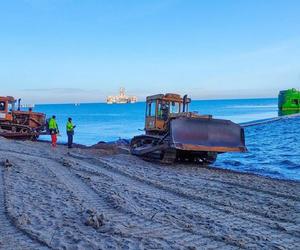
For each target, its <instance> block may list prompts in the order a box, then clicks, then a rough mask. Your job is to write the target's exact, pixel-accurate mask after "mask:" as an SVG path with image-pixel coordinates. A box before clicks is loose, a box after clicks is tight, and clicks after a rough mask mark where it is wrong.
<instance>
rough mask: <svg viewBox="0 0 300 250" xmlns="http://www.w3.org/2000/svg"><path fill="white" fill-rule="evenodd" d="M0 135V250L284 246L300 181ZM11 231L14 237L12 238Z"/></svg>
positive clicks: (294, 233)
mask: <svg viewBox="0 0 300 250" xmlns="http://www.w3.org/2000/svg"><path fill="white" fill-rule="evenodd" d="M101 146H102V148H95V147H94V148H74V149H72V150H68V149H67V148H66V147H65V146H62V145H58V147H57V148H56V149H52V148H51V146H50V145H47V144H45V143H40V142H31V141H12V140H6V139H3V138H0V162H5V161H6V159H7V160H9V162H10V163H11V166H1V167H0V170H1V171H0V174H1V176H0V179H1V181H0V199H2V200H1V201H0V223H1V225H3V226H2V228H1V232H0V248H4V249H15V248H16V247H21V248H30V249H32V248H34V249H49V248H55V249H63V248H67V249H69V248H72V247H74V246H77V247H78V248H83V249H87V248H88V249H99V248H101V249H103V248H128V249H139V248H173V249H199V247H200V246H201V249H211V248H222V249H223V248H226V249H238V248H284V249H295V247H296V246H297V242H298V239H299V235H300V226H299V225H300V223H299V222H300V219H299V216H298V213H299V208H300V183H299V182H298V181H292V180H276V179H273V178H267V177H263V176H259V175H255V174H252V173H250V174H249V173H239V172H236V171H233V170H228V169H219V168H210V167H199V166H196V165H193V164H191V165H188V166H186V165H183V164H180V163H178V164H174V165H172V166H166V165H159V164H154V163H150V162H145V161H143V160H141V159H139V158H136V157H134V156H131V155H129V154H127V153H126V151H124V150H123V149H119V148H118V147H115V146H111V145H110V146H109V147H103V146H104V145H101ZM12 232H13V233H12Z"/></svg>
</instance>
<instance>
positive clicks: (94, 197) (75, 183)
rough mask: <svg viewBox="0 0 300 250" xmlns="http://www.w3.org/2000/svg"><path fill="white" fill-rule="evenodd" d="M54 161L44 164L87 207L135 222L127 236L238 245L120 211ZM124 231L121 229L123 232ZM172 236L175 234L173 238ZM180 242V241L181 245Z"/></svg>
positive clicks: (223, 246) (183, 242)
mask: <svg viewBox="0 0 300 250" xmlns="http://www.w3.org/2000/svg"><path fill="white" fill-rule="evenodd" d="M53 162H55V164H51V165H50V164H48V165H47V167H48V168H50V170H51V171H52V172H53V173H54V174H55V175H56V176H57V177H58V178H60V181H62V182H63V183H64V184H65V185H66V186H67V187H68V188H69V189H70V190H73V191H74V193H75V194H77V195H79V196H80V197H81V198H82V199H83V200H84V201H85V202H86V203H87V205H89V206H90V207H92V208H94V209H96V210H97V211H98V212H101V213H103V214H104V216H107V218H108V219H113V220H114V221H118V220H119V221H120V222H121V221H122V217H128V216H130V222H131V223H132V224H134V225H139V227H135V228H131V229H130V230H129V231H128V232H126V233H127V234H128V236H129V237H132V238H142V237H149V235H151V238H152V237H153V238H155V239H159V240H161V241H165V243H167V244H168V245H169V246H172V245H173V246H175V247H177V248H178V247H179V248H180V249H182V247H186V246H188V245H189V244H187V243H193V245H196V246H199V245H201V246H202V247H205V244H207V242H210V243H209V245H208V246H207V247H210V245H215V246H216V247H217V248H224V249H225V248H227V247H228V246H230V248H231V249H234V248H236V247H239V245H238V244H237V243H236V242H234V241H233V242H230V241H229V242H224V239H223V238H222V237H217V236H213V235H208V234H207V235H201V234H199V233H198V234H197V233H195V232H190V231H189V230H183V229H180V228H176V227H174V225H164V224H162V223H159V222H157V221H153V220H151V219H146V218H145V217H143V216H138V215H136V214H125V213H124V212H122V211H119V210H117V209H115V208H114V207H113V206H111V204H110V203H109V202H108V201H107V199H106V197H103V196H101V194H100V193H97V192H96V191H95V190H94V189H93V188H92V187H90V186H89V185H87V184H86V183H85V182H84V181H83V180H81V178H80V177H77V176H76V175H75V174H74V173H72V172H71V171H70V170H69V169H68V168H67V167H63V166H62V165H61V164H58V163H57V161H56V160H53ZM104 196H105V195H104ZM123 233H124V232H123ZM174 236H176V237H175V238H174ZM182 244H183V245H182Z"/></svg>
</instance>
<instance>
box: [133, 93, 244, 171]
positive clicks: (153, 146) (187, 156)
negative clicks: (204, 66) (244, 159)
mask: <svg viewBox="0 0 300 250" xmlns="http://www.w3.org/2000/svg"><path fill="white" fill-rule="evenodd" d="M190 103H191V99H190V98H188V97H187V95H185V96H184V97H181V96H180V95H177V94H165V95H163V94H158V95H153V96H149V97H147V99H146V118H145V132H146V133H145V134H144V135H139V136H135V137H134V138H133V139H132V140H131V144H130V150H131V153H132V154H133V155H137V156H141V157H143V158H144V159H146V160H155V161H160V162H161V163H166V164H170V163H173V162H175V161H176V160H179V161H188V162H195V163H200V164H203V165H208V164H212V163H214V162H215V161H216V158H217V155H218V154H221V153H225V152H246V151H247V148H246V146H245V137H244V130H243V128H242V127H241V126H240V125H238V124H235V123H233V122H232V121H229V120H222V119H214V118H212V116H211V115H199V114H197V113H195V112H189V105H190Z"/></svg>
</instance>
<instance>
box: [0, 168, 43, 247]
mask: <svg viewBox="0 0 300 250" xmlns="http://www.w3.org/2000/svg"><path fill="white" fill-rule="evenodd" d="M1 168H2V167H1ZM4 171H9V170H5V169H0V249H6V250H9V249H11V250H17V249H20V250H23V249H49V248H48V246H46V244H45V243H44V242H41V241H40V240H39V239H38V238H36V237H34V236H33V235H31V234H29V233H27V232H25V231H23V230H22V229H20V228H19V227H18V226H17V222H16V221H15V220H14V219H13V218H11V217H10V216H9V213H8V211H7V202H6V194H5V193H6V192H5V186H4V183H5V181H4Z"/></svg>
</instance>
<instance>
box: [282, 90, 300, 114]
mask: <svg viewBox="0 0 300 250" xmlns="http://www.w3.org/2000/svg"><path fill="white" fill-rule="evenodd" d="M278 109H279V110H300V91H298V90H296V89H288V90H282V91H280V92H279V95H278Z"/></svg>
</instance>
